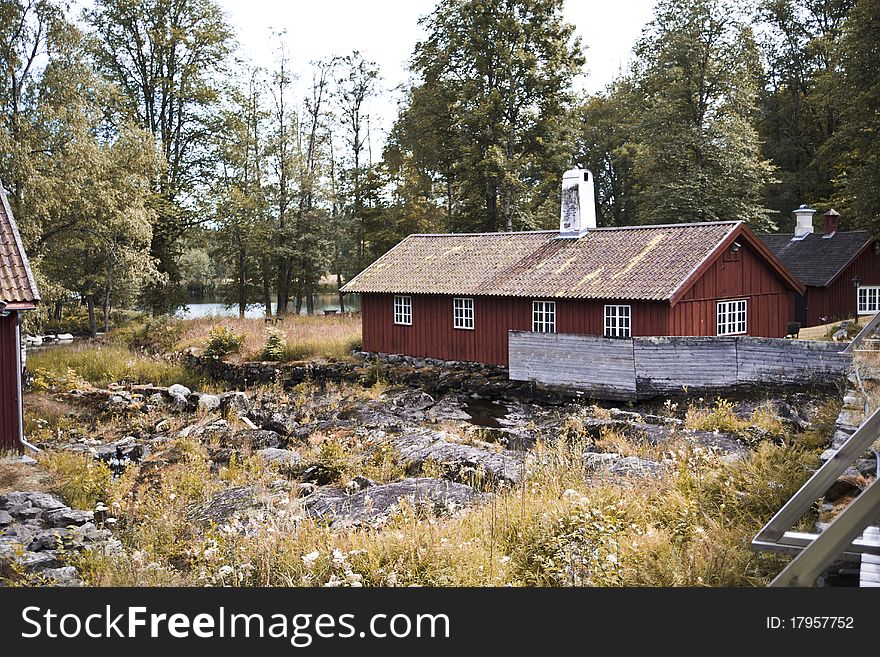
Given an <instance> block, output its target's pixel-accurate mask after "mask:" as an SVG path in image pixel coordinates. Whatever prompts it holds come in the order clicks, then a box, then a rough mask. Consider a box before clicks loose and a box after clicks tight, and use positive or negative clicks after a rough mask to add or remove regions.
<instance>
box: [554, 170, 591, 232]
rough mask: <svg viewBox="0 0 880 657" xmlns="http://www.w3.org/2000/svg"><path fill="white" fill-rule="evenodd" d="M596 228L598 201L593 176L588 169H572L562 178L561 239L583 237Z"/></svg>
mask: <svg viewBox="0 0 880 657" xmlns="http://www.w3.org/2000/svg"><path fill="white" fill-rule="evenodd" d="M595 227H596V201H595V196H594V192H593V174H592V173H590V172H589V171H587V170H586V169H570V170H568V171H566V172H565V174H564V175H563V176H562V212H561V216H560V220H559V236H560V237H583V236H584V235H585V234H586V233H587V231H588V230H590V229H592V228H595Z"/></svg>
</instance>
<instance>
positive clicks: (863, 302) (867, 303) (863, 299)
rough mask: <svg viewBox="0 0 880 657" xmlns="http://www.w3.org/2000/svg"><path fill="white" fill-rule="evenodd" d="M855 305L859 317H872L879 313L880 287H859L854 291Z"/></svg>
mask: <svg viewBox="0 0 880 657" xmlns="http://www.w3.org/2000/svg"><path fill="white" fill-rule="evenodd" d="M863 292H864V294H863ZM856 303H857V304H858V308H859V315H873V314H875V313H878V312H880V285H860V286H859V287H858V288H857V289H856Z"/></svg>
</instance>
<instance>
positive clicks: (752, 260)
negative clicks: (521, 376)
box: [343, 172, 803, 365]
mask: <svg viewBox="0 0 880 657" xmlns="http://www.w3.org/2000/svg"><path fill="white" fill-rule="evenodd" d="M570 173H573V172H569V174H570ZM577 173H578V175H580V174H581V173H583V174H584V176H583V179H584V182H585V183H588V184H589V185H590V190H591V189H592V184H591V183H592V180H591V179H590V178H589V174H588V173H587V172H577ZM569 174H566V176H568V175H569ZM584 196H586V197H585V198H584V197H582V198H581V199H580V201H579V203H578V201H577V199H575V205H576V206H577V205H578V204H579V207H580V208H587V209H588V210H589V209H592V207H593V204H592V199H591V198H590V196H591V194H589V195H584ZM563 199H564V200H563V218H562V225H561V230H560V231H535V232H526V233H487V234H447V235H411V236H409V237H407V238H406V239H405V240H403V241H402V242H401V243H400V244H398V245H397V246H396V247H394V248H393V249H391V250H390V251H389V252H388V253H386V254H385V255H384V256H382V257H381V258H379V259H378V260H377V261H376V262H374V263H373V264H372V265H370V266H369V267H367V268H366V269H365V270H364V271H363V272H361V273H360V274H358V275H357V276H356V277H355V278H353V279H352V280H351V281H350V282H349V283H348V284H347V285H345V286H344V287H343V292H346V293H349V292H352V293H354V292H356V293H360V294H361V295H362V302H361V303H362V305H361V308H362V316H363V346H364V349H365V350H366V351H371V352H378V353H393V354H406V355H410V356H421V357H431V358H438V359H443V360H460V361H474V362H480V363H491V364H496V365H507V332H508V331H509V330H521V331H529V330H531V331H540V332H558V333H580V334H588V335H605V336H608V337H630V336H650V335H704V336H710V335H752V336H762V337H784V336H785V334H786V331H787V327H788V323H789V322H790V321H792V318H793V313H794V295H795V294H801V293H802V292H803V287H802V286H801V284H800V283H799V282H798V281H797V279H796V278H795V277H794V276H793V275H792V274H791V272H789V271H788V270H787V269H786V268H785V266H784V265H782V264H781V263H780V262H779V260H778V259H777V258H776V257H775V256H774V255H773V254H772V253H771V252H770V250H769V249H768V248H767V247H766V246H765V245H764V243H763V242H762V241H761V240H760V239H758V237H757V236H756V235H755V234H754V233H753V232H752V231H751V230H750V229H749V228H747V227H746V225H745V224H743V223H742V222H714V223H693V224H673V225H664V226H633V227H626V228H596V227H595V219H594V218H593V217H594V215H591V214H588V216H587V217H586V221H583V220H582V219H581V218H580V217H579V216H575V218H574V219H573V220H572V219H571V218H570V217H569V216H567V215H566V209H567V208H566V200H565V193H564V194H563ZM569 211H570V209H569Z"/></svg>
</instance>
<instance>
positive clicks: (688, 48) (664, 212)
mask: <svg viewBox="0 0 880 657" xmlns="http://www.w3.org/2000/svg"><path fill="white" fill-rule="evenodd" d="M759 76H760V61H759V57H758V50H757V46H756V44H755V41H754V38H753V35H752V32H751V29H750V28H749V27H748V26H747V25H746V24H745V22H744V21H743V20H742V19H741V18H740V17H739V15H738V13H737V8H736V6H735V5H734V3H731V2H729V1H727V0H660V2H659V3H658V5H657V9H656V13H655V17H654V20H653V21H652V22H651V23H650V24H649V26H648V28H647V31H646V33H645V35H644V36H643V38H642V39H641V41H640V42H639V43H638V45H637V46H636V49H635V63H634V66H633V71H632V84H633V87H634V92H635V93H636V94H637V95H638V98H639V108H638V111H639V116H638V120H637V122H636V125H635V130H634V135H633V137H634V140H635V148H634V155H633V157H634V172H635V176H636V181H635V183H634V185H633V189H634V196H635V208H636V213H637V220H638V222H639V223H667V222H680V221H715V220H731V219H735V220H745V221H748V222H750V223H752V224H753V225H755V226H758V227H767V226H769V225H771V222H770V220H769V217H768V213H767V211H766V209H765V208H764V206H763V204H762V194H763V191H764V188H765V186H766V185H767V184H768V183H769V182H770V181H771V179H772V178H771V173H772V166H771V164H770V162H768V161H767V160H765V159H764V158H763V157H762V156H761V148H760V142H759V140H758V134H757V132H756V130H755V128H754V126H753V116H754V114H755V112H756V101H757V96H758V89H759V86H758V85H759V81H760V77H759Z"/></svg>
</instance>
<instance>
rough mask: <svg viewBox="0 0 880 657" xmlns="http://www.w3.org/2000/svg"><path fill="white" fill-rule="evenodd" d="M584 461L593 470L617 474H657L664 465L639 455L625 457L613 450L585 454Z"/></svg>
mask: <svg viewBox="0 0 880 657" xmlns="http://www.w3.org/2000/svg"><path fill="white" fill-rule="evenodd" d="M584 462H585V464H586V465H587V467H589V468H592V469H593V470H596V471H598V472H605V473H608V474H612V475H617V476H657V475H659V474H660V473H661V472H662V471H663V466H662V465H660V464H659V463H657V462H656V461H648V460H647V459H641V458H638V457H637V456H626V457H623V456H621V455H620V454H615V453H613V452H608V453H604V452H593V453H588V454H585V455H584Z"/></svg>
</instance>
